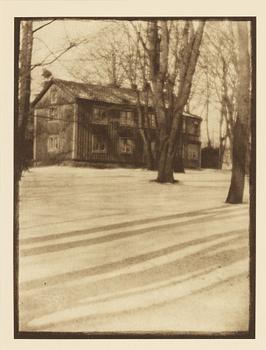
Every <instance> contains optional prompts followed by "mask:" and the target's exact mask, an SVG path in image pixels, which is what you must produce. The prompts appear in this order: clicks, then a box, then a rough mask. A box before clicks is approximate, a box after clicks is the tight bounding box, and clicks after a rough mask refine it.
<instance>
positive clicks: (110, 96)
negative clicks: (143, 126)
mask: <svg viewBox="0 0 266 350" xmlns="http://www.w3.org/2000/svg"><path fill="white" fill-rule="evenodd" d="M52 84H56V85H57V86H58V87H60V88H61V89H62V90H64V91H66V92H67V93H70V94H71V95H72V96H73V97H74V98H80V99H85V100H90V101H98V102H106V103H113V104H118V105H132V106H136V105H137V94H136V91H134V90H132V89H127V88H118V87H113V86H103V85H96V84H88V83H79V82H74V81H69V80H62V79H55V78H52V79H51V80H50V81H49V82H48V83H47V84H46V85H45V87H44V88H43V90H42V91H41V92H40V94H39V95H38V96H37V97H36V98H35V100H34V101H33V102H32V106H34V105H35V104H36V103H37V102H38V101H39V100H40V99H41V98H42V96H43V95H44V94H45V93H46V91H47V90H48V89H49V87H50V86H51V85H52ZM145 95H146V94H145V93H144V92H140V100H141V103H142V104H143V105H144V104H145V99H146V98H145V97H146V96H145ZM152 105H153V103H152V99H151V96H149V106H152ZM183 115H184V116H189V117H194V118H198V119H202V118H201V117H199V116H197V115H193V114H190V113H186V112H184V113H183Z"/></svg>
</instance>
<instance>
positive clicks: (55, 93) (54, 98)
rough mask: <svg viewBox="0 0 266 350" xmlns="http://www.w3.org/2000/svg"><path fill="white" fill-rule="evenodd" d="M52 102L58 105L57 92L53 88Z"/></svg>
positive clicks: (51, 93)
mask: <svg viewBox="0 0 266 350" xmlns="http://www.w3.org/2000/svg"><path fill="white" fill-rule="evenodd" d="M50 102H51V103H56V102H57V91H56V89H55V88H53V87H52V88H51V90H50Z"/></svg>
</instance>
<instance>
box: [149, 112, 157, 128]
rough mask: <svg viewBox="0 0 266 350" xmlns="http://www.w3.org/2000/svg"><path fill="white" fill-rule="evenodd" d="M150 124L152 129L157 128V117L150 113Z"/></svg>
mask: <svg viewBox="0 0 266 350" xmlns="http://www.w3.org/2000/svg"><path fill="white" fill-rule="evenodd" d="M149 122H150V127H151V128H156V117H155V114H153V113H149Z"/></svg>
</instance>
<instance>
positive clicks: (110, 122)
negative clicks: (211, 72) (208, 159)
mask: <svg viewBox="0 0 266 350" xmlns="http://www.w3.org/2000/svg"><path fill="white" fill-rule="evenodd" d="M32 105H33V108H34V142H33V150H34V151H33V153H34V161H35V163H36V164H53V163H59V162H62V161H72V162H87V163H91V164H95V163H97V164H102V165H104V164H105V165H107V164H119V165H131V166H143V165H144V163H145V149H144V144H143V140H142V137H141V134H140V128H139V124H138V117H137V96H136V93H135V91H133V90H131V89H125V88H114V87H110V86H99V85H92V84H84V83H77V82H71V81H65V80H59V79H51V80H50V81H49V82H48V83H46V85H45V87H44V89H43V90H42V91H41V93H40V94H39V95H38V96H37V97H36V99H35V100H34V102H33V104H32ZM148 116H149V118H148V123H147V124H149V125H145V127H146V128H148V127H149V129H150V135H151V138H152V148H153V149H154V148H155V136H156V128H157V121H156V116H155V113H154V109H153V107H152V104H151V103H149V106H148ZM200 125H201V118H200V117H199V116H195V115H192V114H188V113H184V115H183V130H182V132H183V134H182V136H183V137H182V140H183V157H184V165H185V167H191V168H199V167H200V163H201V141H200Z"/></svg>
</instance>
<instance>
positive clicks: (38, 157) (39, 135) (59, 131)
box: [34, 104, 74, 163]
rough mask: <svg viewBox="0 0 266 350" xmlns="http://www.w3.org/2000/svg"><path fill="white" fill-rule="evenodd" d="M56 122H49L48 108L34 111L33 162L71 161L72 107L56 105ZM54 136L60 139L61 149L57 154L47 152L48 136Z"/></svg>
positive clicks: (70, 105) (69, 105)
mask: <svg viewBox="0 0 266 350" xmlns="http://www.w3.org/2000/svg"><path fill="white" fill-rule="evenodd" d="M56 109H57V113H58V120H53V121H51V120H49V116H50V107H46V108H36V109H35V120H36V121H35V127H36V131H35V140H34V144H35V159H34V160H35V161H36V162H39V161H42V162H45V163H54V162H57V161H61V160H65V159H71V156H72V134H73V121H74V105H72V104H67V105H57V106H56ZM52 135H56V136H58V137H59V139H60V145H61V149H60V150H59V151H58V152H49V151H48V146H47V144H48V138H49V136H52Z"/></svg>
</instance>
